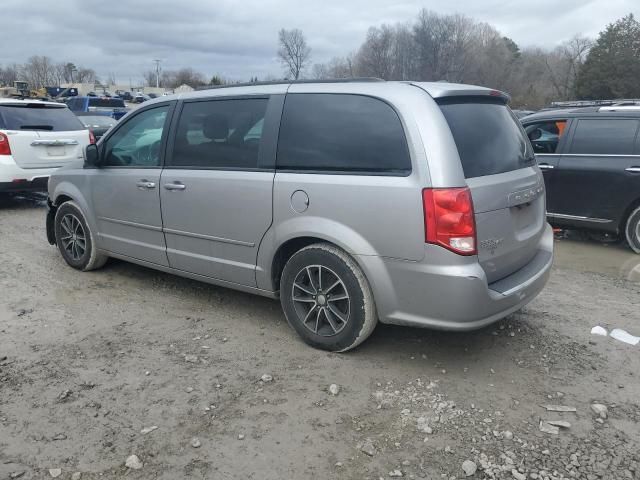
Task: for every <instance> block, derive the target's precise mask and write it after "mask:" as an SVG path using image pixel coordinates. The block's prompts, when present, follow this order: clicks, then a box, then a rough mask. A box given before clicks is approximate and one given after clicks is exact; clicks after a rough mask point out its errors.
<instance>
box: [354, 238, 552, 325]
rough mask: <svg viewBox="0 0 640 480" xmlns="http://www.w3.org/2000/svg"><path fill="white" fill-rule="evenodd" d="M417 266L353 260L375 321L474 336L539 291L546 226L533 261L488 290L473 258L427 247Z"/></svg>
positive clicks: (547, 267)
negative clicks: (363, 277) (368, 290)
mask: <svg viewBox="0 0 640 480" xmlns="http://www.w3.org/2000/svg"><path fill="white" fill-rule="evenodd" d="M425 248H427V253H426V255H425V259H424V260H422V261H420V262H407V261H401V260H390V259H379V257H359V260H360V263H361V265H362V266H363V268H364V270H365V273H366V274H367V278H369V280H370V281H371V284H372V288H373V291H374V297H375V301H376V307H377V309H378V314H379V317H380V321H381V322H382V323H390V324H396V325H409V326H419V327H429V328H435V329H442V330H460V331H464V330H474V329H477V328H481V327H484V326H486V325H489V324H491V323H493V322H495V321H497V320H500V319H501V318H504V317H505V316H507V315H509V314H510V313H512V312H514V311H516V310H519V309H520V308H522V307H523V306H524V305H526V304H527V303H529V302H530V301H531V300H533V299H534V298H535V297H536V296H537V295H538V294H539V293H540V292H541V291H542V289H543V288H544V286H545V285H546V283H547V280H548V278H549V275H550V272H551V265H552V263H553V232H552V230H551V227H550V226H549V225H547V226H546V228H545V232H544V234H543V236H542V238H541V240H540V243H539V245H538V252H537V254H536V256H535V257H534V258H533V259H532V260H531V262H529V263H528V264H527V265H525V266H524V267H523V268H522V269H520V270H518V271H516V272H514V273H513V274H511V275H510V276H508V277H506V278H503V279H502V280H500V281H498V282H495V283H492V284H488V283H487V278H486V275H485V273H484V270H483V269H482V267H481V266H480V265H479V264H478V263H477V259H476V258H475V257H460V256H457V255H452V254H451V253H450V252H448V251H446V250H444V249H442V248H440V247H436V246H430V245H427V246H426V247H425Z"/></svg>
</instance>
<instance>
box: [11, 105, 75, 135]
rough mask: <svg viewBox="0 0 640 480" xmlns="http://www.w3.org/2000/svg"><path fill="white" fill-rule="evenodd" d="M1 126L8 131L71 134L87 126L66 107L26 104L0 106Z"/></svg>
mask: <svg viewBox="0 0 640 480" xmlns="http://www.w3.org/2000/svg"><path fill="white" fill-rule="evenodd" d="M0 125H2V128H5V129H6V130H46V131H50V132H69V131H74V130H84V129H85V126H84V125H83V124H82V123H81V122H80V120H78V117H76V116H75V115H74V114H73V112H71V110H69V109H68V108H67V107H66V106H59V107H58V106H50V105H46V104H43V103H25V104H15V105H2V106H0Z"/></svg>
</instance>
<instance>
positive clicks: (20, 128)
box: [0, 99, 94, 192]
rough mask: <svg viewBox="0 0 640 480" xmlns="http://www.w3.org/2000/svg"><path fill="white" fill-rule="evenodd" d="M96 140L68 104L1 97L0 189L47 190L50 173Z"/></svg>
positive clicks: (17, 190)
mask: <svg viewBox="0 0 640 480" xmlns="http://www.w3.org/2000/svg"><path fill="white" fill-rule="evenodd" d="M92 142H94V140H93V135H92V134H91V132H90V131H88V130H87V129H86V127H85V126H84V125H83V124H82V122H80V120H78V118H77V117H76V116H75V115H74V114H73V112H71V110H69V109H68V108H67V106H66V105H64V104H60V103H54V102H42V101H39V100H19V99H0V192H20V191H27V190H41V191H46V189H47V181H48V179H49V176H50V175H51V174H52V173H53V172H54V171H55V170H56V169H57V168H59V167H62V166H64V165H68V164H69V163H71V162H73V161H74V160H77V159H79V158H82V152H83V150H84V147H85V146H86V145H88V144H89V143H92Z"/></svg>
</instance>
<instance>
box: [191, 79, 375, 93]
mask: <svg viewBox="0 0 640 480" xmlns="http://www.w3.org/2000/svg"><path fill="white" fill-rule="evenodd" d="M384 81H385V80H383V79H382V78H377V77H349V78H327V79H323V80H274V81H268V82H243V83H229V84H227V85H204V86H202V87H196V90H214V89H218V88H233V87H254V86H261V85H291V84H293V85H295V84H298V83H353V82H384Z"/></svg>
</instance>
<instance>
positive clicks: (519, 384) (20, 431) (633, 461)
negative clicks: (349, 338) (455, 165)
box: [0, 196, 640, 480]
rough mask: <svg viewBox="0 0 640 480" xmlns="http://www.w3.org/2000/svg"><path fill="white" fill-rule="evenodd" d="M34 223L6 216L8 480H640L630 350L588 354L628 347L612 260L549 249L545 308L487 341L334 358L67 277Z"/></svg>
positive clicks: (1, 260) (218, 315) (112, 275)
mask: <svg viewBox="0 0 640 480" xmlns="http://www.w3.org/2000/svg"><path fill="white" fill-rule="evenodd" d="M44 213H45V211H44V208H43V203H42V201H41V200H38V199H37V198H36V197H34V196H31V197H28V198H13V199H6V198H5V199H3V200H0V479H4V478H23V479H45V478H52V477H57V478H61V479H69V478H73V479H77V478H82V479H98V478H100V479H115V478H122V477H124V476H125V475H126V476H127V478H131V479H139V478H140V479H142V478H144V479H147V478H154V479H172V480H173V479H182V478H196V479H200V478H202V479H236V478H242V479H283V478H286V479H306V478H318V479H330V478H339V479H376V480H377V479H379V478H389V477H403V478H415V479H440V478H443V479H453V478H458V479H460V478H466V475H467V474H469V478H497V479H516V480H522V479H525V478H531V479H536V478H538V479H559V478H580V479H582V478H584V479H594V480H595V479H600V478H604V479H625V478H630V479H631V478H640V453H639V452H640V428H639V421H640V400H639V399H640V381H639V377H640V345H638V346H635V347H634V346H631V345H628V344H625V343H622V342H619V341H617V340H614V339H612V338H610V337H599V336H594V335H591V334H590V330H591V328H592V327H593V326H595V325H601V326H603V327H605V328H607V329H611V328H615V327H618V328H623V329H625V330H627V331H629V332H630V333H633V334H636V335H640V313H639V312H640V295H639V294H640V284H639V283H635V282H633V281H630V280H629V279H631V280H633V279H634V278H637V276H635V277H634V275H633V274H629V272H632V273H633V272H634V271H635V270H634V268H635V267H636V266H637V265H639V264H640V258H638V257H635V256H633V255H632V254H630V253H628V252H627V251H626V250H624V248H623V247H619V246H615V245H609V246H603V245H598V244H593V243H587V242H584V241H575V240H571V239H563V240H560V241H559V242H557V246H558V249H557V253H558V258H557V262H556V266H555V270H554V273H553V275H552V278H551V280H550V283H549V285H548V287H547V288H546V290H545V291H544V292H543V293H542V294H541V295H540V297H539V298H538V299H536V300H535V301H534V302H532V303H531V304H530V305H529V306H528V307H527V308H525V309H524V310H523V311H521V312H519V313H517V314H514V315H512V316H510V317H509V318H507V319H505V320H504V321H501V322H499V323H497V324H495V325H493V326H491V327H489V328H486V329H483V330H480V331H477V332H472V333H447V332H433V331H428V330H418V329H410V328H400V327H391V326H385V325H380V326H379V327H378V328H377V330H376V332H375V333H374V334H373V336H372V337H371V338H370V339H369V340H368V341H367V342H366V343H365V344H363V345H362V346H361V347H360V348H358V349H357V350H355V351H353V352H350V353H347V354H329V353H325V352H321V351H316V350H313V349H311V348H309V347H307V346H306V345H304V344H303V343H302V342H301V341H299V340H298V338H297V337H296V335H295V334H294V332H293V331H292V330H290V329H289V327H288V325H287V323H286V321H285V320H284V317H283V315H282V313H281V311H280V307H279V304H278V303H277V302H275V301H272V300H268V299H264V298H259V297H254V296H250V295H247V294H243V293H239V292H234V291H231V290H226V289H222V288H218V287H214V286H210V285H205V284H202V283H198V282H195V281H190V280H185V279H182V278H178V277H174V276H171V275H166V274H163V273H158V272H155V271H153V270H148V269H145V268H142V267H138V266H134V265H129V264H126V263H123V262H116V261H111V262H110V263H108V264H107V266H106V267H105V268H104V269H102V270H99V271H96V272H91V273H78V272H76V271H74V270H72V269H71V268H69V267H67V266H66V265H65V264H64V263H63V261H62V259H61V257H60V255H59V254H58V252H57V250H56V249H55V248H53V247H51V246H49V245H48V244H47V243H46V240H45V237H44V227H43V225H44ZM636 258H637V261H636ZM630 262H631V263H630ZM630 265H631V266H630ZM590 270H593V271H590ZM636 273H637V272H636ZM621 275H622V276H623V277H624V278H621ZM452 300H454V299H453V298H452ZM332 384H335V385H336V386H337V388H336V387H332V388H331V389H330V386H331V385H332ZM330 390H331V391H330ZM594 403H595V404H601V405H604V406H605V407H606V410H607V411H606V414H605V413H604V412H602V413H596V412H594V410H593V408H596V409H597V408H602V407H592V405H593V404H594ZM544 405H560V406H566V407H572V408H575V412H572V411H569V412H557V411H547V410H546V409H545V408H543V406H544ZM605 415H606V418H602V417H605ZM541 421H543V422H547V421H552V422H553V421H562V422H568V423H561V425H562V426H560V427H555V428H558V432H557V433H546V432H543V431H541V430H540V425H541ZM156 427H157V428H156ZM543 427H544V428H545V430H548V429H551V430H553V429H554V426H553V425H549V424H546V423H543ZM567 427H568V428H567ZM132 455H135V456H136V458H133V457H131V456H132ZM125 462H126V464H127V465H128V466H126V465H125ZM463 465H464V468H465V470H463ZM474 471H475V473H472V472H474Z"/></svg>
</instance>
